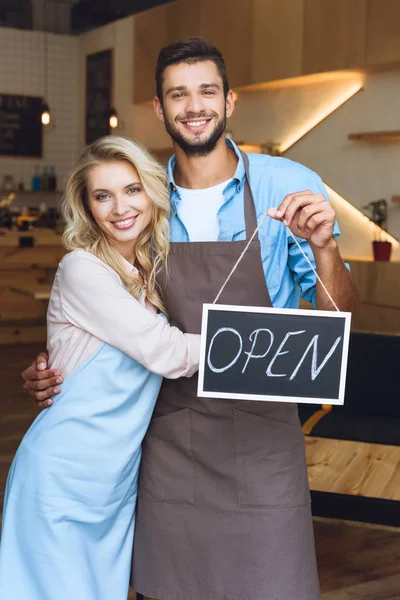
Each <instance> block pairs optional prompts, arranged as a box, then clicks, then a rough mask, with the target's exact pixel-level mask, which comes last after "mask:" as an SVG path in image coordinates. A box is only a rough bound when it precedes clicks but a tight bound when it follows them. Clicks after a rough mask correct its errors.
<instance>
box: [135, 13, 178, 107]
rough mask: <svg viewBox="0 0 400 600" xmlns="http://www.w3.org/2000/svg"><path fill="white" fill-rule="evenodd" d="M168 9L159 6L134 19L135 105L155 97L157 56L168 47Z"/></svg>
mask: <svg viewBox="0 0 400 600" xmlns="http://www.w3.org/2000/svg"><path fill="white" fill-rule="evenodd" d="M169 6H170V5H168V4H166V5H164V6H158V7H157V8H153V9H152V10H148V11H145V12H143V13H139V14H138V15H136V16H135V18H134V19H133V48H134V56H133V102H147V101H149V100H151V99H152V98H153V96H154V93H155V81H154V69H155V66H156V62H157V56H158V53H159V51H160V49H161V48H162V46H165V45H166V44H168V30H167V22H168V16H167V15H168V10H169Z"/></svg>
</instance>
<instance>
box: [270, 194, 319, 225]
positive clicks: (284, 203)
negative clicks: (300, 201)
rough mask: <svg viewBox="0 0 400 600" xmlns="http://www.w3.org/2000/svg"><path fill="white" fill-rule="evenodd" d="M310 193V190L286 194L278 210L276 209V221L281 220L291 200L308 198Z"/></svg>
mask: <svg viewBox="0 0 400 600" xmlns="http://www.w3.org/2000/svg"><path fill="white" fill-rule="evenodd" d="M310 195H312V192H311V191H310V190H303V191H302V192H296V193H294V194H288V195H287V196H285V197H284V199H283V200H282V202H281V203H280V205H279V206H278V208H277V209H276V217H277V218H278V219H283V217H284V216H285V213H286V209H287V207H288V206H289V204H290V203H291V202H292V200H293V198H294V197H296V196H310Z"/></svg>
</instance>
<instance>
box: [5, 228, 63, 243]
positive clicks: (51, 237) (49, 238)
mask: <svg viewBox="0 0 400 600" xmlns="http://www.w3.org/2000/svg"><path fill="white" fill-rule="evenodd" d="M29 237H33V238H34V244H35V246H60V247H61V246H62V242H61V235H60V234H59V233H56V232H55V230H54V229H45V228H36V229H35V228H34V229H32V230H31V231H18V230H16V229H12V230H10V231H6V233H5V234H3V235H0V248H18V247H19V239H20V238H29Z"/></svg>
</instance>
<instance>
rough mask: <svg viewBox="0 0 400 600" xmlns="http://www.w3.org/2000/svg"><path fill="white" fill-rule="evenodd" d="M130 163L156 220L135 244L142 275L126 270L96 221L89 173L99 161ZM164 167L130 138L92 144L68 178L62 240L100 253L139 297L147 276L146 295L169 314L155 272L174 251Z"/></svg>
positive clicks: (63, 206) (101, 257)
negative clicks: (170, 251)
mask: <svg viewBox="0 0 400 600" xmlns="http://www.w3.org/2000/svg"><path fill="white" fill-rule="evenodd" d="M114 161H126V162H128V163H130V164H131V165H132V166H133V167H134V168H135V169H136V171H137V173H138V175H139V178H140V181H141V183H142V185H143V188H144V190H145V191H146V193H147V195H148V197H149V198H150V200H151V203H152V217H151V221H150V223H149V225H148V227H146V229H145V230H144V231H142V233H141V234H140V235H139V236H138V238H137V240H136V244H135V257H136V260H135V266H136V267H137V269H138V271H139V275H138V274H135V273H127V271H126V269H125V268H124V266H123V262H122V260H121V255H120V254H119V252H118V251H117V250H116V249H115V248H114V247H113V245H112V243H111V242H110V240H109V239H108V237H107V236H106V234H105V233H104V232H103V230H102V229H100V227H99V226H98V225H97V223H96V221H95V220H94V218H93V216H92V214H91V212H90V210H89V206H88V194H87V177H88V172H89V170H90V169H91V168H93V167H96V166H98V165H101V164H104V163H107V162H114ZM167 184H168V178H167V174H166V171H165V169H164V168H163V167H162V166H161V165H160V164H159V163H158V162H157V161H156V160H155V159H154V158H153V157H152V156H151V155H150V154H149V153H148V152H147V150H146V149H145V148H143V146H141V145H140V144H138V143H137V142H133V141H132V140H129V139H127V138H123V137H116V136H111V135H110V136H106V137H103V138H100V139H99V140H97V141H96V142H94V143H93V144H91V145H89V146H87V147H86V148H85V150H84V151H83V153H82V154H81V156H80V158H79V160H78V162H77V163H76V165H75V167H74V169H73V171H72V173H71V175H70V176H69V178H68V182H67V186H66V191H65V195H64V197H63V199H62V202H61V213H62V216H63V218H64V221H65V225H66V226H65V230H64V234H63V243H64V246H65V247H66V248H67V249H68V250H75V249H77V248H82V249H84V250H87V251H88V252H91V253H92V254H94V255H95V256H97V257H98V258H99V259H100V260H102V261H103V262H104V263H106V264H107V265H109V266H110V267H111V268H112V269H114V271H116V272H117V273H118V275H119V276H120V278H121V280H122V282H123V284H124V285H125V287H126V289H127V290H128V291H129V293H130V294H132V296H134V297H135V298H137V299H139V298H140V296H141V294H142V289H143V280H144V281H145V282H146V287H147V289H146V294H147V299H148V300H149V302H151V303H152V304H153V305H154V306H156V307H157V308H158V309H160V310H161V311H162V312H164V313H166V309H165V307H164V304H163V302H162V300H161V297H160V295H159V293H158V290H157V283H156V275H157V273H158V271H159V269H160V268H161V267H162V265H163V263H165V261H166V259H167V255H168V251H169V233H170V231H169V222H168V217H169V213H170V200H169V192H168V187H167Z"/></svg>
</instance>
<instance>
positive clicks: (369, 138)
mask: <svg viewBox="0 0 400 600" xmlns="http://www.w3.org/2000/svg"><path fill="white" fill-rule="evenodd" d="M347 137H348V139H349V140H353V141H363V142H400V131H396V130H394V131H367V132H365V133H349V135H348V136H347Z"/></svg>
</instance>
